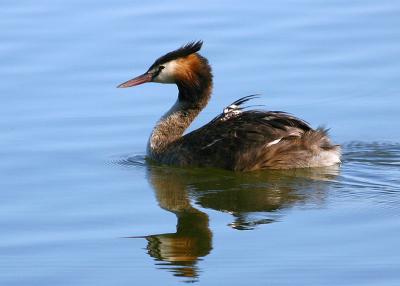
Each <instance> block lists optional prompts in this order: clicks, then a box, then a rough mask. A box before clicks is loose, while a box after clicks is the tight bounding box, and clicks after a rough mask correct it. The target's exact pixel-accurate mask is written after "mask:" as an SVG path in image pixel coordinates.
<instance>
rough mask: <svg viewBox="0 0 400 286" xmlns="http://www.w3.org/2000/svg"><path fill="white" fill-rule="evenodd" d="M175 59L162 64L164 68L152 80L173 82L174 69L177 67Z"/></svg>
mask: <svg viewBox="0 0 400 286" xmlns="http://www.w3.org/2000/svg"><path fill="white" fill-rule="evenodd" d="M177 65H178V64H177V63H176V61H175V60H174V61H170V62H168V63H165V64H163V65H162V66H164V69H162V70H161V72H160V73H159V74H158V76H156V77H155V78H154V79H153V81H154V82H159V83H175V76H174V75H175V70H176V67H177Z"/></svg>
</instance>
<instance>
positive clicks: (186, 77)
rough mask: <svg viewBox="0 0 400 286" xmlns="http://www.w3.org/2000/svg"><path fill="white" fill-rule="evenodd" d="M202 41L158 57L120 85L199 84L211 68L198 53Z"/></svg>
mask: <svg viewBox="0 0 400 286" xmlns="http://www.w3.org/2000/svg"><path fill="white" fill-rule="evenodd" d="M202 45H203V42H202V41H197V42H191V43H188V44H186V45H184V46H182V47H181V48H179V49H177V50H175V51H172V52H169V53H167V54H165V55H164V56H162V57H160V58H158V59H157V60H156V61H155V62H154V63H153V64H152V65H151V66H150V68H149V69H148V70H147V71H146V72H145V73H144V74H142V75H140V76H138V77H135V78H133V79H131V80H128V81H127V82H124V83H122V84H120V85H119V86H118V87H131V86H136V85H139V84H143V83H146V82H158V83H175V84H178V83H180V82H192V83H193V84H198V83H197V81H198V77H199V76H201V74H202V73H204V72H206V73H207V72H208V73H210V74H211V70H210V68H209V66H208V63H207V60H206V59H205V58H203V57H202V56H200V55H199V54H197V52H198V51H199V50H200V49H201V46H202Z"/></svg>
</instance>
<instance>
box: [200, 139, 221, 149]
mask: <svg viewBox="0 0 400 286" xmlns="http://www.w3.org/2000/svg"><path fill="white" fill-rule="evenodd" d="M221 140H222V138H220V139H215V140H214V141H213V142H211V143H210V144H207V145H206V146H204V147H203V148H201V149H206V148H208V147H211V146H212V145H214V144H215V143H217V142H218V141H221Z"/></svg>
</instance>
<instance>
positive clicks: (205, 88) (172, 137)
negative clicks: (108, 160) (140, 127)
mask: <svg viewBox="0 0 400 286" xmlns="http://www.w3.org/2000/svg"><path fill="white" fill-rule="evenodd" d="M177 86H178V90H179V95H178V100H177V101H176V103H175V104H174V105H173V106H172V107H171V108H170V109H169V110H168V111H167V112H166V113H165V114H164V115H163V116H162V117H161V118H160V120H159V121H158V122H157V124H156V126H155V127H154V129H153V132H152V133H151V135H150V138H149V142H148V146H147V154H148V155H149V156H150V157H152V158H153V159H157V157H158V156H160V155H162V153H163V152H164V151H166V149H167V148H168V147H170V146H171V145H172V144H173V143H174V142H175V141H176V140H178V139H179V138H181V136H182V134H183V132H185V130H186V129H187V128H188V127H189V125H190V124H191V123H192V122H193V120H194V119H195V118H196V116H197V115H198V114H199V113H200V111H201V110H202V109H203V108H204V107H205V106H206V105H207V103H208V100H209V99H210V95H211V91H212V80H211V77H210V79H209V80H208V82H207V84H201V85H196V86H195V87H194V86H192V85H189V84H187V83H185V82H177Z"/></svg>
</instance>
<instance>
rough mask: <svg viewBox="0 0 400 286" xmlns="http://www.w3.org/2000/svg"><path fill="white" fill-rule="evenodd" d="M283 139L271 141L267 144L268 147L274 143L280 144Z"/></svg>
mask: <svg viewBox="0 0 400 286" xmlns="http://www.w3.org/2000/svg"><path fill="white" fill-rule="evenodd" d="M281 140H282V138H279V139H276V140H274V141H271V142H269V143H268V144H267V147H270V146H272V145H275V144H278V143H279V142H280V141H281Z"/></svg>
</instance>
